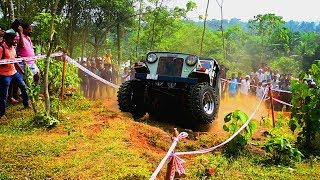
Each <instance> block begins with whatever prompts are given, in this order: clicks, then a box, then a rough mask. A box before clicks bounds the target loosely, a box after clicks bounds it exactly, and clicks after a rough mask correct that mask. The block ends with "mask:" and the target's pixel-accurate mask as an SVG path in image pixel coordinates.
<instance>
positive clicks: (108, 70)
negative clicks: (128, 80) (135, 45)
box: [101, 64, 112, 99]
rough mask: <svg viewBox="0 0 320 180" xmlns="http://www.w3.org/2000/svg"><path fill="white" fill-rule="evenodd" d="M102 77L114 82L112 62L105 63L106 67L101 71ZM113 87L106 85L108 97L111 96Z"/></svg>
mask: <svg viewBox="0 0 320 180" xmlns="http://www.w3.org/2000/svg"><path fill="white" fill-rule="evenodd" d="M101 77H102V78H103V79H105V80H107V81H109V82H112V71H111V64H105V65H104V69H103V71H102V72H101ZM110 88H111V87H110V86H109V85H106V92H107V99H110V98H111V95H110V94H111V89H110Z"/></svg>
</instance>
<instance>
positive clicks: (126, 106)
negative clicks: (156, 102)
mask: <svg viewBox="0 0 320 180" xmlns="http://www.w3.org/2000/svg"><path fill="white" fill-rule="evenodd" d="M144 88H145V86H144V85H143V84H142V83H141V82H140V81H137V80H130V81H126V82H123V83H122V84H121V86H120V88H119V91H118V105H119V108H120V110H121V111H122V112H130V113H131V114H132V116H133V118H134V119H139V118H142V117H143V116H144V115H145V114H146V110H145V107H144V104H143V102H144Z"/></svg>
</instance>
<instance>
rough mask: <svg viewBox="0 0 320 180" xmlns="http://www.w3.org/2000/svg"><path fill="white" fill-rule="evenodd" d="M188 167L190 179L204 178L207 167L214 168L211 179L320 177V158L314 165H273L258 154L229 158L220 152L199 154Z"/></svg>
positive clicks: (304, 163)
mask: <svg viewBox="0 0 320 180" xmlns="http://www.w3.org/2000/svg"><path fill="white" fill-rule="evenodd" d="M191 161H192V163H191V164H190V165H189V166H188V167H187V170H189V171H188V172H189V176H188V179H202V178H205V177H206V176H207V174H206V169H208V168H209V167H211V168H213V170H214V172H215V175H214V176H213V177H210V176H209V177H208V178H209V179H320V171H319V168H320V162H319V161H320V160H318V162H316V163H315V164H314V165H313V166H311V165H310V163H309V162H308V161H303V162H299V163H296V167H293V168H290V167H285V166H271V165H265V164H263V163H262V161H261V159H260V158H259V157H256V156H252V155H246V156H240V157H239V158H237V159H228V158H226V157H225V156H223V155H221V154H218V155H214V154H209V155H201V156H197V157H196V158H195V159H194V160H191Z"/></svg>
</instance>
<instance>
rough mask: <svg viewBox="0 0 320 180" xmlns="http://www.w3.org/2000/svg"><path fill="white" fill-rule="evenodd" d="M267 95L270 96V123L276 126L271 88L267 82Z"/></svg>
mask: <svg viewBox="0 0 320 180" xmlns="http://www.w3.org/2000/svg"><path fill="white" fill-rule="evenodd" d="M269 97H270V105H271V106H270V108H271V115H272V125H273V127H275V126H276V123H275V120H274V108H273V97H272V90H271V84H269Z"/></svg>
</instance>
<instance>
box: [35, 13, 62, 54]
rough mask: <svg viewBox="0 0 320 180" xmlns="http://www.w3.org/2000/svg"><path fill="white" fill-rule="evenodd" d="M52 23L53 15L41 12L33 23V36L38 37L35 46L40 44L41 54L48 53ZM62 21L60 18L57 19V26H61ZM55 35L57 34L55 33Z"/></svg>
mask: <svg viewBox="0 0 320 180" xmlns="http://www.w3.org/2000/svg"><path fill="white" fill-rule="evenodd" d="M50 22H51V14H50V13H44V12H41V13H39V14H38V15H37V16H35V17H34V22H33V34H32V36H35V37H37V38H36V39H35V40H34V44H38V45H40V47H41V50H40V52H41V53H46V51H47V49H46V47H47V44H48V42H49V36H48V34H49V30H50ZM60 23H61V19H60V18H59V17H57V16H56V17H55V24H60ZM54 33H57V32H56V31H54Z"/></svg>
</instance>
